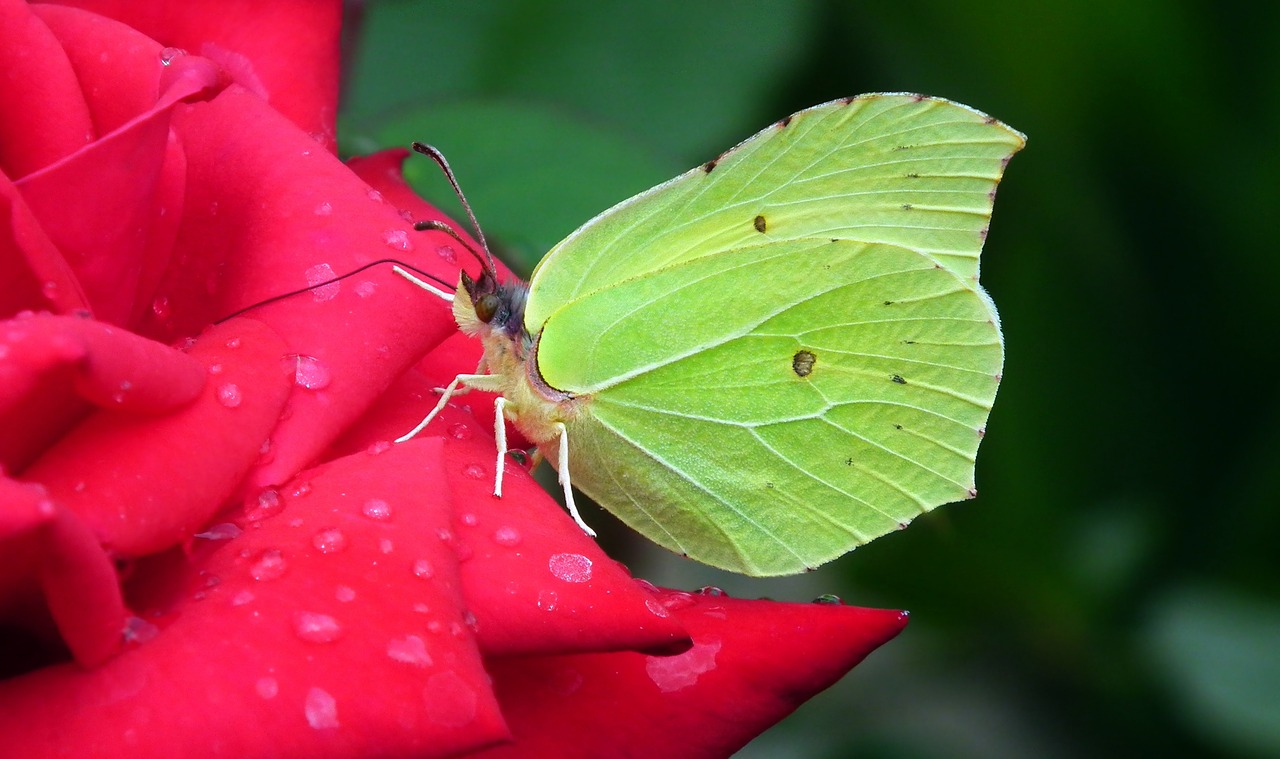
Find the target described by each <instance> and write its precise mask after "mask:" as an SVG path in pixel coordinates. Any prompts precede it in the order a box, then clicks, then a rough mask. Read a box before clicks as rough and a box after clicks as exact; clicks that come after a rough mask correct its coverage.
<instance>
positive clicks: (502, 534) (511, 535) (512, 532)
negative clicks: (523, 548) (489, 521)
mask: <svg viewBox="0 0 1280 759" xmlns="http://www.w3.org/2000/svg"><path fill="white" fill-rule="evenodd" d="M522 539H523V538H522V537H521V535H520V531H519V530H517V529H516V528H514V527H499V528H498V529H497V530H495V531H494V533H493V542H495V543H497V544H498V545H500V546H505V547H506V548H515V547H516V546H518V545H520V541H521V540H522ZM552 571H553V572H554V571H555V570H554V569H553V570H552ZM587 574H588V576H590V574H591V563H590V562H589V561H588V562H587ZM578 582H581V581H578Z"/></svg>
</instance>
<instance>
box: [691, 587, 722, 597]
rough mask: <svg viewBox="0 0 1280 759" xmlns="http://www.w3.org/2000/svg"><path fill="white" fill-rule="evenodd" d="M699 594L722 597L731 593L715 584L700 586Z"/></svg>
mask: <svg viewBox="0 0 1280 759" xmlns="http://www.w3.org/2000/svg"><path fill="white" fill-rule="evenodd" d="M698 595H701V596H712V597H715V598H720V597H727V596H728V595H729V594H728V593H725V592H724V591H723V590H721V589H720V588H717V587H716V586H714V585H703V586H702V587H701V588H698Z"/></svg>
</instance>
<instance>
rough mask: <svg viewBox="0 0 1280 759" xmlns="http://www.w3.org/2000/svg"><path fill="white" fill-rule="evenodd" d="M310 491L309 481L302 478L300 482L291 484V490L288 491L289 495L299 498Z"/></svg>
mask: <svg viewBox="0 0 1280 759" xmlns="http://www.w3.org/2000/svg"><path fill="white" fill-rule="evenodd" d="M310 492H311V481H310V480H303V481H302V482H299V483H298V484H297V485H294V486H293V490H292V491H290V495H292V496H293V497H294V498H301V497H303V496H305V495H307V494H308V493H310Z"/></svg>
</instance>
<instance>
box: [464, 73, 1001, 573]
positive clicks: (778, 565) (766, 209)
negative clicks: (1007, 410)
mask: <svg viewBox="0 0 1280 759" xmlns="http://www.w3.org/2000/svg"><path fill="white" fill-rule="evenodd" d="M1022 144H1023V137H1022V135H1020V134H1018V133H1017V132H1015V131H1013V130H1012V129H1009V128H1008V127H1005V126H1004V125H1003V124H1000V123H999V122H996V121H995V120H994V119H990V118H989V117H987V116H985V115H984V114H981V113H978V112H976V111H973V110H972V109H969V108H967V107H965V106H960V105H958V104H955V103H951V102H949V101H945V100H939V99H934V98H924V97H921V96H913V95H897V94H890V95H868V96H862V97H860V98H853V99H848V100H844V101H835V102H833V103H827V104H824V105H821V106H816V107H814V108H811V109H808V110H806V111H802V112H800V113H798V114H795V115H793V116H792V117H789V118H788V119H785V120H783V121H781V122H777V123H776V124H774V125H773V126H771V127H768V128H766V129H765V130H764V131H762V132H761V133H759V134H757V135H755V136H754V137H752V138H750V139H748V140H746V141H745V142H743V143H741V144H740V145H738V146H737V147H736V148H734V149H732V150H730V151H728V152H726V153H724V154H722V155H721V156H720V157H719V158H717V159H716V160H715V161H712V162H709V163H708V164H704V165H703V166H701V167H698V168H695V169H693V170H691V171H689V172H687V173H686V174H683V175H681V176H679V177H676V178H675V179H673V180H671V181H670V182H667V183H665V184H663V185H659V186H658V187H656V188H654V189H652V190H650V191H648V192H646V193H642V194H641V195H639V196H636V197H635V198H632V199H630V200H627V201H624V202H623V203H621V204H619V205H617V206H615V207H614V208H612V209H610V210H608V211H606V212H604V213H603V214H601V215H599V216H597V217H596V218H595V219H593V220H591V221H590V222H588V223H587V224H586V225H584V226H583V227H582V228H580V229H579V230H578V231H577V232H575V233H573V234H572V235H571V236H570V237H569V238H567V239H566V240H565V241H564V242H562V243H561V244H560V245H557V246H556V247H555V248H553V249H552V251H551V252H550V253H548V254H547V256H546V257H545V258H544V259H543V261H542V263H540V264H539V266H538V268H537V269H536V270H535V271H534V273H533V276H532V277H531V279H530V283H529V285H528V286H527V289H526V286H525V285H524V284H523V283H518V282H517V283H509V284H500V283H498V282H497V281H496V278H495V275H494V274H492V273H491V272H485V273H483V274H482V275H481V277H480V278H479V279H478V280H472V279H471V278H470V277H469V276H467V275H466V274H464V275H463V278H462V287H461V288H460V293H459V297H458V298H457V299H456V300H455V302H454V309H455V316H456V317H457V320H458V323H459V326H460V327H461V328H462V329H463V330H464V331H466V332H468V333H471V334H477V335H479V336H480V337H481V339H482V340H483V342H484V347H485V354H484V360H483V362H482V369H483V370H484V371H485V372H488V375H487V376H484V377H479V376H478V375H479V374H480V373H479V372H478V373H477V375H469V376H468V378H466V379H465V381H466V383H467V384H470V385H472V386H474V387H482V388H483V389H486V390H495V391H496V392H498V393H500V394H501V395H502V396H503V398H504V403H503V412H504V414H506V416H507V418H508V419H509V420H510V421H511V422H512V423H513V424H514V425H515V426H516V427H517V428H518V429H520V430H521V432H522V434H524V435H525V436H526V437H527V438H528V439H529V440H530V441H531V442H533V443H534V444H535V445H537V446H538V447H539V449H540V450H541V451H542V452H543V453H544V455H546V456H547V458H548V459H549V460H551V461H552V462H555V463H557V465H558V466H559V468H560V469H561V476H562V477H564V476H566V472H565V471H564V470H565V469H566V468H567V469H568V472H567V474H568V475H569V476H571V478H572V482H573V484H574V485H576V486H577V487H578V488H579V489H580V490H582V491H583V492H585V493H587V494H588V495H590V496H592V498H593V499H594V500H596V502H597V503H599V504H600V505H602V506H604V507H605V508H607V509H609V510H610V511H612V512H614V513H615V514H616V515H617V516H619V517H620V518H621V519H622V520H623V521H625V522H627V523H628V524H629V525H631V526H632V527H633V528H635V529H637V530H638V531H640V532H642V533H643V534H645V535H646V536H648V537H650V538H651V539H653V540H654V541H656V542H658V543H659V544H661V545H664V546H666V547H668V548H670V549H672V550H674V551H677V552H680V553H685V554H688V555H690V556H692V557H694V558H697V559H699V560H702V561H705V562H707V563H710V564H714V565H717V566H721V567H725V568H728V569H732V570H735V571H740V572H745V573H748V574H755V575H770V574H786V573H792V572H798V571H803V570H805V569H808V568H812V567H814V566H817V565H818V564H820V563H823V562H825V561H828V560H830V559H832V558H835V557H836V556H839V555H841V554H843V553H845V552H846V551H848V550H850V549H851V548H853V547H855V546H857V545H860V544H862V543H865V542H867V541H869V540H871V539H873V538H875V537H877V536H879V535H883V534H885V533H887V532H891V531H893V530H896V529H899V528H900V527H902V526H905V524H906V523H907V522H909V521H910V520H911V519H912V518H914V517H915V516H917V515H919V514H921V513H924V512H926V511H928V510H930V509H932V508H934V507H935V506H937V505H940V504H942V503H947V502H951V501H957V500H963V499H966V498H970V497H972V496H973V495H974V494H975V493H976V490H975V486H974V481H973V462H974V458H975V456H976V452H977V447H978V443H979V441H980V439H981V437H982V435H983V434H984V432H985V424H986V418H987V414H988V412H989V411H990V408H991V403H992V401H993V400H994V397H995V392H996V388H997V386H998V384H999V380H1000V372H1001V366H1002V363H1003V340H1002V336H1001V333H1000V328H999V322H998V318H997V316H996V313H995V309H994V306H993V305H992V303H991V301H990V299H989V298H988V297H987V296H986V294H985V292H983V291H982V289H981V288H980V287H979V286H978V284H977V272H978V265H977V264H978V253H979V252H980V250H981V247H982V244H983V242H984V240H985V238H986V229H987V224H988V222H989V218H990V213H991V208H992V203H993V200H994V192H995V186H996V184H997V182H998V181H999V178H1000V175H1001V173H1002V172H1003V169H1004V166H1005V163H1006V162H1007V161H1008V158H1009V156H1011V155H1012V153H1013V152H1015V151H1016V150H1017V149H1019V148H1020V147H1021V146H1022ZM462 290H465V291H466V293H467V295H468V297H466V298H463V297H461V291H462ZM565 446H567V448H566V447H565Z"/></svg>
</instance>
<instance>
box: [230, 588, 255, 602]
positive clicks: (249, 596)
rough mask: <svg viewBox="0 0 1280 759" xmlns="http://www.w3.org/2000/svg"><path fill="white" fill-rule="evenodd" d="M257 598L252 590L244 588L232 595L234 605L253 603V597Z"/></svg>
mask: <svg viewBox="0 0 1280 759" xmlns="http://www.w3.org/2000/svg"><path fill="white" fill-rule="evenodd" d="M255 598H257V596H255V595H254V594H253V591H252V590H242V591H240V592H239V593H236V594H235V595H234V596H232V597H231V605H232V606H244V605H245V604H250V603H253V599H255Z"/></svg>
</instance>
